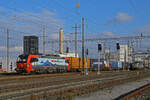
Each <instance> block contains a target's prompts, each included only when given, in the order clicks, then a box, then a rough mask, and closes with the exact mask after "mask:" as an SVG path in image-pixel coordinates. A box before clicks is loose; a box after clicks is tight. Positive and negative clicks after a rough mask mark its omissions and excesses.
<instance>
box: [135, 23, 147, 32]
mask: <svg viewBox="0 0 150 100" xmlns="http://www.w3.org/2000/svg"><path fill="white" fill-rule="evenodd" d="M133 32H134V33H150V24H147V25H145V26H143V27H141V28H137V29H136V30H134V31H133Z"/></svg>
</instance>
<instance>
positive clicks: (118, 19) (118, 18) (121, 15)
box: [107, 12, 133, 23]
mask: <svg viewBox="0 0 150 100" xmlns="http://www.w3.org/2000/svg"><path fill="white" fill-rule="evenodd" d="M132 19H133V17H132V16H129V15H128V14H127V13H123V12H119V13H118V14H117V16H116V17H115V18H112V19H109V20H108V21H107V23H116V22H130V21H131V20H132Z"/></svg>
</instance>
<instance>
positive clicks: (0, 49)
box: [0, 46, 23, 52]
mask: <svg viewBox="0 0 150 100" xmlns="http://www.w3.org/2000/svg"><path fill="white" fill-rule="evenodd" d="M6 50H7V48H6V47H5V46H0V51H6ZM22 51H23V47H22V46H15V47H11V48H9V52H22Z"/></svg>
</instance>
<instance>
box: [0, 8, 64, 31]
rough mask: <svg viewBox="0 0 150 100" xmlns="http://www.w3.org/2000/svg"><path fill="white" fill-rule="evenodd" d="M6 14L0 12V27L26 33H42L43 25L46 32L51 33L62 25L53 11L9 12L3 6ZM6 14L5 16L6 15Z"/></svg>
mask: <svg viewBox="0 0 150 100" xmlns="http://www.w3.org/2000/svg"><path fill="white" fill-rule="evenodd" d="M5 11H6V13H7V15H5V16H4V15H2V14H0V22H1V23H0V27H7V28H9V29H13V30H18V31H22V32H26V33H32V34H39V33H42V28H43V26H45V27H46V32H47V33H48V34H51V33H53V32H56V30H59V28H61V27H63V25H64V24H63V21H62V20H61V19H59V18H57V14H56V13H55V12H52V11H49V10H46V9H43V10H42V11H40V12H38V13H34V12H14V11H12V12H11V13H10V12H9V11H8V12H7V9H6V8H5ZM6 16H7V17H6Z"/></svg>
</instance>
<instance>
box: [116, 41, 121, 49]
mask: <svg viewBox="0 0 150 100" xmlns="http://www.w3.org/2000/svg"><path fill="white" fill-rule="evenodd" d="M116 47H117V50H120V44H119V42H117V43H116Z"/></svg>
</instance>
